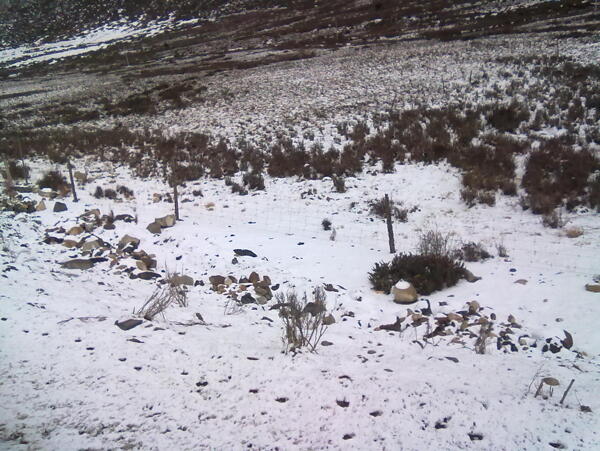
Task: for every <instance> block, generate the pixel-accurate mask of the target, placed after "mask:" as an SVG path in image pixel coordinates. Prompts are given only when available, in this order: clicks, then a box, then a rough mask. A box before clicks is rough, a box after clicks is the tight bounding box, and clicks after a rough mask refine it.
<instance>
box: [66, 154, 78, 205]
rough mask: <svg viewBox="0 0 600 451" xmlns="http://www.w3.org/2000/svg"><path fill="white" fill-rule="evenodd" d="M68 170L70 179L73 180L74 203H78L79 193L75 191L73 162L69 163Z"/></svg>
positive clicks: (69, 161)
mask: <svg viewBox="0 0 600 451" xmlns="http://www.w3.org/2000/svg"><path fill="white" fill-rule="evenodd" d="M67 168H69V178H70V179H71V191H73V202H78V201H79V199H77V191H75V179H74V178H73V165H72V164H71V160H68V161H67Z"/></svg>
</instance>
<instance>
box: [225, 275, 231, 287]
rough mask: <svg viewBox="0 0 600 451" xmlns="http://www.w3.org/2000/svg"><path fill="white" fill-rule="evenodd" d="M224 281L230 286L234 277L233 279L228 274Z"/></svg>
mask: <svg viewBox="0 0 600 451" xmlns="http://www.w3.org/2000/svg"><path fill="white" fill-rule="evenodd" d="M223 283H224V284H225V285H226V286H228V287H230V286H231V285H232V284H233V279H232V278H231V277H230V276H228V277H225V280H224V281H223Z"/></svg>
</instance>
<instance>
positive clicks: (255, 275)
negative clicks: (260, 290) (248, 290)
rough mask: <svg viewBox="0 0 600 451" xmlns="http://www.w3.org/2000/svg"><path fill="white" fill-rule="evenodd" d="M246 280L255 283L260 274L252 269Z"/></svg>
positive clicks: (258, 279)
mask: <svg viewBox="0 0 600 451" xmlns="http://www.w3.org/2000/svg"><path fill="white" fill-rule="evenodd" d="M248 281H249V282H250V283H252V284H255V283H257V282H259V281H260V276H259V275H258V273H256V272H255V271H252V272H251V273H250V275H249V276H248Z"/></svg>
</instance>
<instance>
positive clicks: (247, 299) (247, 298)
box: [240, 293, 256, 304]
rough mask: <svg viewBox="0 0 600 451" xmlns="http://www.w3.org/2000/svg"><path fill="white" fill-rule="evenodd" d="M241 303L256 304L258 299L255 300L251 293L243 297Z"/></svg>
mask: <svg viewBox="0 0 600 451" xmlns="http://www.w3.org/2000/svg"><path fill="white" fill-rule="evenodd" d="M240 302H241V303H242V304H255V303H256V299H254V297H253V296H252V295H251V294H250V293H246V294H244V295H243V296H242V298H241V300H240Z"/></svg>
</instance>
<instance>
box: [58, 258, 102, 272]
mask: <svg viewBox="0 0 600 451" xmlns="http://www.w3.org/2000/svg"><path fill="white" fill-rule="evenodd" d="M60 265H61V266H62V267H63V268H66V269H80V270H84V269H90V268H91V267H92V266H94V261H93V260H88V259H83V258H75V259H73V260H68V261H66V262H62V263H61V264H60Z"/></svg>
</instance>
